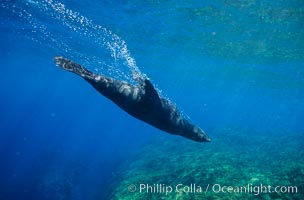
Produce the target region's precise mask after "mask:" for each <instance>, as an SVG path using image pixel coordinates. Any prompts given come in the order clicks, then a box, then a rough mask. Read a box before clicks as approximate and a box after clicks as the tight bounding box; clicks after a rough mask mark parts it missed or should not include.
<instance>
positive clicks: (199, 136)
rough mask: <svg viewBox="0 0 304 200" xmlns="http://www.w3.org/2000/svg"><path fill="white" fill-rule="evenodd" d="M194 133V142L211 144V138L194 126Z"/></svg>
mask: <svg viewBox="0 0 304 200" xmlns="http://www.w3.org/2000/svg"><path fill="white" fill-rule="evenodd" d="M192 131H193V135H194V137H192V140H195V141H197V142H211V139H210V138H209V136H208V135H207V134H206V133H205V132H204V131H203V130H202V129H201V128H200V127H197V126H194V127H193V130H192Z"/></svg>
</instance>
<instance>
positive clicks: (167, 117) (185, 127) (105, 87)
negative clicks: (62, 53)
mask: <svg viewBox="0 0 304 200" xmlns="http://www.w3.org/2000/svg"><path fill="white" fill-rule="evenodd" d="M55 61H56V64H57V65H59V66H60V67H62V68H63V69H65V70H68V71H71V72H73V73H75V74H78V75H80V76H82V77H83V78H84V79H85V80H86V81H88V82H89V83H90V84H91V85H92V86H93V87H94V88H95V89H96V90H97V91H98V92H100V93H101V94H102V95H103V96H105V97H107V98H108V99H110V100H111V101H113V102H114V103H115V104H116V105H118V106H119V107H120V108H122V109H123V110H124V111H126V112H127V113H129V114H130V115H132V116H133V117H135V118H137V119H139V120H142V121H144V122H146V123H148V124H150V125H152V126H154V127H156V128H158V129H160V130H163V131H165V132H168V133H170V134H175V135H181V136H183V137H186V138H189V139H191V140H194V141H198V142H204V141H210V139H209V137H208V136H207V135H206V134H205V133H204V131H202V130H201V129H200V128H199V127H197V126H195V125H193V124H191V123H190V122H189V121H188V120H187V119H185V118H184V117H183V116H182V115H181V113H180V112H179V110H178V109H177V107H176V106H175V105H174V104H173V103H171V102H170V101H169V100H168V99H165V98H162V97H160V96H159V94H158V92H157V91H156V90H155V88H154V87H153V85H152V84H151V82H150V81H149V80H148V79H146V80H142V81H141V82H140V83H139V85H138V86H135V85H131V84H129V83H127V82H124V81H119V80H116V79H113V78H110V77H106V76H103V75H96V74H94V73H92V72H90V71H89V70H87V69H85V68H84V67H82V66H81V65H79V64H77V63H74V62H72V61H70V60H68V59H65V58H62V57H55Z"/></svg>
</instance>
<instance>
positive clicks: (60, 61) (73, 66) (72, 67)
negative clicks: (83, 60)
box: [54, 56, 95, 79]
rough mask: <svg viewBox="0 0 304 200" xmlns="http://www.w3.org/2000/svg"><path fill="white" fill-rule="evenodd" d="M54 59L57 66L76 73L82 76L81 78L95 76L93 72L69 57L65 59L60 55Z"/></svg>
mask: <svg viewBox="0 0 304 200" xmlns="http://www.w3.org/2000/svg"><path fill="white" fill-rule="evenodd" d="M54 60H55V63H56V65H57V66H59V67H61V68H63V69H65V70H67V71H70V72H73V73H75V74H78V75H80V76H82V77H83V78H86V79H92V78H94V77H95V74H94V73H92V72H90V71H89V70H87V69H86V68H84V67H83V66H81V65H79V64H77V63H74V62H73V61H71V60H69V59H66V58H64V57H61V56H55V57H54Z"/></svg>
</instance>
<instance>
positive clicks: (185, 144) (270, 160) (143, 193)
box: [111, 129, 304, 200]
mask: <svg viewBox="0 0 304 200" xmlns="http://www.w3.org/2000/svg"><path fill="white" fill-rule="evenodd" d="M214 133H215V134H214V136H215V137H213V141H212V142H211V143H203V144H201V143H196V142H192V141H189V140H186V139H183V138H181V137H174V136H164V137H161V138H159V137H157V138H155V139H153V140H152V141H150V142H149V143H148V144H146V145H145V146H144V147H143V148H142V149H141V151H140V152H139V153H138V155H137V156H136V157H135V158H134V159H133V160H132V161H131V162H129V163H128V164H127V165H126V166H125V167H124V168H122V169H121V171H120V174H119V177H120V178H119V179H118V180H117V182H116V183H115V184H114V188H115V189H114V190H113V193H112V197H111V198H112V199H123V200H129V199H130V200H131V199H132V200H133V199H147V200H153V199H169V200H170V199H172V200H173V199H183V200H184V199H185V200H187V199H189V200H190V199H191V200H193V199H212V200H215V199H227V200H228V199H229V200H231V199H257V198H258V199H299V200H300V199H304V148H303V146H304V134H303V133H301V132H298V133H294V132H284V131H281V132H276V133H269V132H265V133H261V132H259V133H254V132H253V131H248V130H234V129H218V130H214ZM194 184H195V185H194ZM229 186H230V187H229ZM269 186H270V189H269ZM276 186H279V187H277V188H276V190H277V191H278V192H275V191H274V190H275V187H276ZM288 186H296V188H295V187H293V188H291V187H288ZM176 187H177V188H176ZM268 189H269V190H268ZM292 190H293V191H292Z"/></svg>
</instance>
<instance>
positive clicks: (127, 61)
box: [0, 0, 147, 82]
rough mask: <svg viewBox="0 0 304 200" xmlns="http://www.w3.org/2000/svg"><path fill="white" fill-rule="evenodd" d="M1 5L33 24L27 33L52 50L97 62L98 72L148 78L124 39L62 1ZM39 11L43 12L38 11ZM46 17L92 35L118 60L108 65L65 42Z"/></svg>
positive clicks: (28, 0)
mask: <svg viewBox="0 0 304 200" xmlns="http://www.w3.org/2000/svg"><path fill="white" fill-rule="evenodd" d="M0 5H1V7H2V8H5V9H7V10H9V11H10V12H13V13H14V14H16V15H17V16H18V17H19V18H20V19H22V20H23V21H25V22H26V23H28V24H29V25H30V26H31V31H30V32H28V33H27V34H25V36H26V37H28V38H29V39H31V40H33V41H36V42H38V43H40V44H42V45H47V46H48V47H50V48H52V49H56V50H58V49H60V50H61V51H62V52H65V53H67V54H69V56H71V57H72V58H76V59H81V62H82V63H83V64H88V65H90V64H92V63H95V64H96V63H97V64H98V67H96V68H95V71H97V72H100V71H103V70H104V69H103V67H106V70H107V71H108V72H109V74H110V75H113V76H114V77H122V78H124V79H126V80H128V81H131V82H134V81H137V82H141V81H142V79H145V78H147V77H146V75H145V74H143V73H141V71H140V70H139V68H138V67H137V65H136V61H135V60H134V58H132V56H131V54H130V52H129V50H128V48H127V45H126V43H125V41H124V40H122V39H121V38H120V37H119V36H118V35H116V34H114V33H113V32H111V31H110V30H107V29H106V28H104V27H102V26H100V25H96V24H94V23H93V22H92V20H89V19H88V18H86V17H85V16H82V15H81V14H80V13H78V12H75V11H73V10H71V9H69V8H67V7H66V6H65V5H64V4H63V3H61V2H58V1H54V0H41V1H33V0H27V1H18V4H17V3H16V4H15V3H13V2H1V4H0ZM35 9H36V10H35ZM35 11H36V12H35ZM37 12H39V13H38V14H37ZM39 14H40V15H41V16H40V15H39ZM35 15H38V16H35ZM46 16H48V17H50V18H48V20H49V19H53V20H56V21H57V22H59V23H61V24H62V25H63V27H66V28H68V29H69V30H71V31H72V32H73V33H77V34H78V35H80V36H81V37H82V38H88V39H89V40H90V42H92V43H95V44H96V45H98V46H99V47H100V45H102V46H103V47H104V48H105V49H107V50H108V51H109V53H110V55H111V57H112V58H113V60H114V62H113V63H112V64H107V63H106V62H104V61H100V58H98V57H96V56H93V55H92V54H89V53H85V52H83V51H79V49H77V48H73V46H74V45H72V46H71V45H69V44H68V43H67V41H65V40H66V38H64V37H63V36H62V35H58V33H56V32H54V31H49V29H48V26H47V23H45V22H44V21H43V19H41V18H45V17H46ZM45 24H46V25H45ZM21 31H24V30H21ZM121 65H124V66H127V68H128V69H129V70H130V71H131V74H132V77H130V76H129V75H128V74H125V73H124V71H123V70H122V68H121V67H122V66H121Z"/></svg>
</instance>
